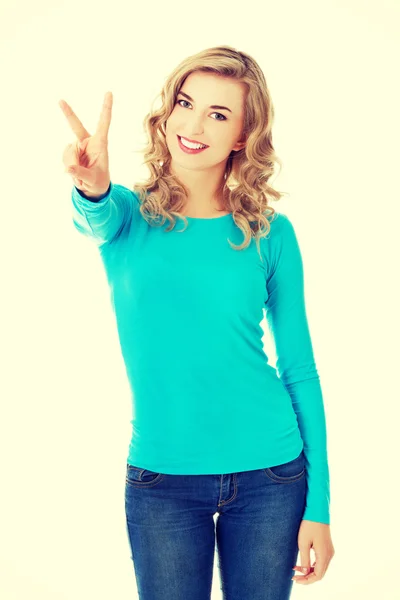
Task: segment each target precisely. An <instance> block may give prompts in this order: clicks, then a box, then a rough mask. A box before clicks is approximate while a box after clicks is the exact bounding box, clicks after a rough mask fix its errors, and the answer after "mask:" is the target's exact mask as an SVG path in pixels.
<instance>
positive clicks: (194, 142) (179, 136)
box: [178, 135, 209, 148]
mask: <svg viewBox="0 0 400 600" xmlns="http://www.w3.org/2000/svg"><path fill="white" fill-rule="evenodd" d="M182 137H183V136H182V135H178V138H179V139H180V140H181V139H182ZM183 139H184V140H187V141H188V142H192V144H201V145H202V146H205V147H206V148H209V146H207V144H203V142H198V141H196V140H191V139H190V138H187V137H185V138H183Z"/></svg>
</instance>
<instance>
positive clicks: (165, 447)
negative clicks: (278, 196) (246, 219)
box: [72, 182, 330, 524]
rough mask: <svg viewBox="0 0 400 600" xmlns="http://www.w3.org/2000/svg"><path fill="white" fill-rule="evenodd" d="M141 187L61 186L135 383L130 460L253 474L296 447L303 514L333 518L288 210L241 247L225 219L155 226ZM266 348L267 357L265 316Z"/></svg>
mask: <svg viewBox="0 0 400 600" xmlns="http://www.w3.org/2000/svg"><path fill="white" fill-rule="evenodd" d="M139 206H140V200H139V196H138V195H137V194H136V193H135V192H134V191H133V190H130V189H128V188H126V187H124V186H123V185H119V184H115V183H113V182H111V183H110V187H109V190H108V192H107V193H106V194H105V195H104V196H103V197H102V198H101V199H100V200H98V201H96V202H95V201H92V200H90V199H88V198H86V197H85V196H84V195H83V194H82V193H81V192H80V191H79V190H78V189H77V188H76V187H73V189H72V212H73V223H74V226H75V228H76V229H77V230H78V231H79V232H80V233H82V234H83V235H85V236H88V237H89V238H90V239H91V240H93V242H94V243H95V244H96V245H97V247H98V249H99V253H100V256H101V260H102V263H103V265H104V269H105V272H106V276H107V280H108V284H109V287H110V292H111V294H110V295H111V303H112V308H113V311H114V314H115V318H116V324H117V329H118V337H119V341H120V346H121V352H122V357H123V361H124V364H125V367H126V373H127V377H128V381H129V385H130V389H131V392H132V394H131V395H132V417H133V418H132V421H131V425H132V435H131V439H130V443H129V450H128V456H127V462H128V463H129V464H132V465H135V466H140V467H142V468H144V469H149V470H152V471H157V472H162V473H166V474H168V473H169V474H186V475H201V474H223V473H233V472H240V471H247V470H253V469H262V468H266V467H272V466H274V465H279V464H283V463H285V462H288V461H290V460H293V459H294V458H296V457H297V456H298V455H299V454H300V452H301V451H302V450H303V449H304V456H305V460H306V482H307V496H306V506H305V511H304V514H303V519H307V520H310V521H316V522H320V523H326V524H330V515H329V504H330V484H329V468H328V456H327V433H326V421H325V412H324V403H323V396H322V391H321V384H320V379H319V375H318V372H317V368H316V364H315V360H314V355H313V348H312V343H311V338H310V332H309V326H308V323H307V316H306V307H305V298H304V278H303V263H302V257H301V251H300V248H299V243H298V240H297V238H296V234H295V230H294V227H293V225H292V223H291V221H290V219H289V218H288V217H287V216H286V215H284V214H283V213H279V212H276V213H275V215H274V217H273V218H269V220H270V227H271V229H270V232H269V234H268V236H267V237H265V238H261V239H260V250H261V255H262V257H263V261H261V259H260V256H259V254H258V252H257V247H256V244H255V240H254V238H252V241H251V244H250V246H249V247H248V248H246V249H245V250H240V251H238V250H234V249H233V248H232V247H231V246H230V245H229V243H228V239H230V240H231V242H232V243H233V244H235V245H238V244H241V243H242V242H243V234H242V231H241V230H240V229H239V228H238V227H237V226H236V224H235V222H234V220H233V217H232V214H228V215H223V216H220V217H215V218H206V219H203V218H191V217H187V219H188V227H187V228H186V230H185V231H182V229H183V228H184V222H183V220H181V219H178V221H177V223H176V225H175V228H174V229H173V230H171V231H169V232H166V231H165V229H166V228H167V226H168V225H169V222H168V221H166V223H165V225H162V226H160V227H154V226H151V225H149V224H148V223H147V221H146V220H145V219H144V218H143V217H142V215H141V214H140V212H139ZM263 310H264V311H265V317H266V322H267V324H268V329H269V332H270V333H271V335H272V338H273V341H274V346H275V349H276V368H274V367H273V366H271V365H270V364H269V363H268V357H267V355H266V353H265V351H264V347H263V346H264V345H263V341H262V337H263V335H264V331H263V329H262V327H261V321H262V319H263V316H264V312H263Z"/></svg>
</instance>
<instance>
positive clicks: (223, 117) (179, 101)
mask: <svg viewBox="0 0 400 600" xmlns="http://www.w3.org/2000/svg"><path fill="white" fill-rule="evenodd" d="M181 102H186V103H187V104H190V102H188V101H187V100H183V99H181V100H177V102H176V104H179V105H180V106H182V104H180V103H181ZM182 108H185V106H182ZM212 114H213V115H219V116H220V117H222V119H214V121H226V117H225V115H221V113H218V112H216V113H212Z"/></svg>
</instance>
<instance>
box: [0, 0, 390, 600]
mask: <svg viewBox="0 0 400 600" xmlns="http://www.w3.org/2000/svg"><path fill="white" fill-rule="evenodd" d="M399 30H400V5H399V3H398V2H396V1H395V0H392V1H389V0H385V1H382V0H381V1H380V2H379V3H378V2H375V3H373V2H363V1H361V0H358V1H355V0H341V1H339V0H336V1H334V0H330V1H319V2H317V1H310V0H304V1H303V2H297V1H290V2H268V1H263V2H254V1H251V0H250V1H249V2H245V3H243V2H241V3H239V2H238V3H237V4H236V5H235V4H232V3H231V2H228V1H227V0H225V1H222V2H220V3H215V2H210V1H208V0H204V1H202V2H196V3H194V2H186V3H185V2H177V1H175V0H172V1H171V2H160V1H157V2H155V1H153V2H151V3H149V2H146V3H136V2H121V1H118V0H115V1H113V2H112V3H107V2H105V3H103V4H102V3H100V2H98V1H96V2H92V1H90V2H82V3H81V2H77V1H76V0H71V1H70V2H61V1H56V0H52V1H47V2H44V1H36V2H33V3H31V2H28V1H27V0H25V1H24V2H10V0H9V1H8V2H6V3H3V4H2V6H1V11H0V40H1V42H0V44H1V45H0V72H1V78H2V86H1V87H2V90H1V95H0V111H1V112H0V116H1V145H0V152H1V155H0V165H1V167H0V171H1V235H0V240H1V247H0V252H1V254H0V256H1V293H0V298H1V310H0V316H1V323H0V325H1V334H0V340H1V346H0V352H1V363H0V364H1V378H0V386H1V387H0V398H1V414H0V417H1V418H0V456H1V464H0V468H1V495H0V503H1V506H0V532H1V533H0V539H1V542H0V596H1V597H2V598H4V599H5V600H22V599H23V600H27V599H28V598H29V600H36V599H40V600H50V599H51V600H87V599H89V598H90V599H92V598H96V599H97V600H106V599H107V600H109V599H110V598H118V600H132V599H133V598H137V591H136V584H135V579H134V575H133V567H132V562H131V558H130V550H129V547H128V540H127V536H126V530H125V514H124V486H125V465H126V457H127V451H128V445H129V436H130V419H131V406H130V396H129V389H128V383H127V380H126V376H125V371H124V365H123V362H122V357H121V355H120V351H119V344H118V339H117V332H116V326H115V321H114V316H113V313H112V310H111V304H110V302H109V290H108V287H107V282H106V278H105V274H104V272H103V268H102V264H101V260H100V257H99V255H98V251H97V248H96V247H95V245H94V244H91V242H90V240H87V239H85V238H84V237H83V236H81V235H80V234H79V233H78V232H77V231H76V230H75V229H74V227H73V224H72V212H71V190H72V180H71V177H70V176H69V175H67V174H65V173H64V166H63V164H62V153H63V150H64V147H65V146H66V144H67V143H69V142H71V141H73V140H74V135H73V133H72V131H71V130H70V129H69V126H68V124H67V121H66V119H65V117H64V115H63V113H62V111H61V109H60V107H59V105H58V101H59V100H60V99H61V98H62V99H64V100H66V101H67V102H68V103H69V104H70V105H71V106H72V108H73V109H74V110H75V111H76V113H77V115H78V116H79V118H80V119H81V120H82V122H83V123H84V125H85V126H86V128H87V129H88V130H89V132H90V133H93V132H94V129H95V127H96V125H97V120H98V117H99V114H100V110H101V107H102V103H103V98H104V94H105V92H106V91H108V90H111V91H112V92H113V95H114V106H113V116H112V122H111V128H110V134H109V154H110V173H111V178H112V181H113V182H115V183H121V184H123V185H126V186H127V187H132V186H133V184H134V182H135V181H136V180H137V179H143V178H144V177H146V176H147V170H144V169H143V168H142V167H141V160H142V155H141V154H140V153H138V152H137V151H138V150H139V149H140V148H141V147H142V145H143V142H144V134H143V128H142V121H143V118H144V116H145V114H146V113H147V112H148V111H149V109H150V105H151V103H152V102H153V99H154V98H155V97H156V95H157V94H159V92H160V90H161V87H162V85H163V83H164V80H165V79H166V77H167V76H168V74H169V73H170V72H171V71H172V70H173V69H174V68H175V66H176V65H177V64H178V63H179V62H181V60H182V59H183V58H185V57H186V56H188V55H190V54H194V53H195V52H198V51H200V50H202V49H204V48H208V47H211V46H215V45H220V44H229V45H232V46H234V47H236V48H237V49H239V50H243V51H245V52H247V53H249V54H250V55H252V56H253V57H254V58H255V59H256V60H257V61H258V63H259V64H260V66H261V68H262V69H263V71H264V73H265V76H266V79H267V83H268V86H269V89H270V91H271V94H272V99H273V103H274V106H275V111H276V121H275V127H274V131H273V141H274V146H275V149H276V151H277V154H278V156H279V157H280V158H281V159H282V161H283V171H282V173H281V175H280V176H279V177H278V178H277V179H276V180H275V182H274V187H275V188H276V189H278V190H281V191H287V192H289V193H290V196H287V197H283V198H282V200H281V201H280V203H279V204H274V207H275V208H276V210H278V211H281V212H285V213H286V214H288V215H289V216H290V217H291V219H292V221H293V224H294V226H295V228H296V232H297V234H298V237H299V241H300V244H301V249H302V253H303V260H304V265H305V279H306V295H307V308H308V316H309V324H310V330H311V334H312V339H313V346H314V351H315V357H316V362H317V367H318V371H319V374H320V377H321V384H322V388H323V392H324V401H325V411H326V418H327V426H328V453H329V460H330V475H331V533H332V539H333V543H334V547H335V551H336V554H335V556H334V558H333V560H332V562H331V565H330V567H329V569H328V571H327V573H326V575H325V577H324V579H323V580H322V581H320V582H318V583H315V584H313V585H309V586H306V587H301V586H299V585H296V584H294V589H293V594H292V597H293V598H301V597H304V598H310V599H311V598H316V599H318V600H337V598H338V597H339V596H340V597H342V598H346V599H347V598H349V599H352V600H353V599H354V598H357V599H362V598H373V599H376V598H380V599H382V600H395V599H399V598H400V591H399V590H400V588H399V583H398V577H397V574H398V559H399V558H400V557H399V551H398V547H399V546H398V541H399V535H400V528H399V512H398V495H396V493H395V489H396V486H397V485H398V480H399V465H400V462H399V444H398V439H399V417H400V411H399V400H400V394H399V386H398V375H399V369H400V367H399V349H398V337H399V333H400V331H399V329H400V328H399V317H398V307H399V305H400V302H399V300H400V298H399V294H398V287H399V286H398V284H399V258H400V252H399V242H398V239H399V233H398V231H399V217H400V211H399V201H400V194H399V184H398V179H399V158H400V155H399V150H398V147H399V142H398V140H399V133H400V127H399V107H400V97H399V96H400V94H399V77H398V65H399V56H400V54H399V39H400V36H399ZM155 318H157V319H159V320H160V324H161V323H162V319H163V314H162V313H161V312H160V314H159V315H155ZM265 343H266V345H267V347H268V344H269V340H268V339H265ZM212 597H213V600H217V599H220V598H221V592H220V589H219V580H218V572H217V567H216V563H215V572H214V580H213V596H212ZM171 600H172V599H171ZM188 600H190V599H189V598H188ZM243 600H250V599H243Z"/></svg>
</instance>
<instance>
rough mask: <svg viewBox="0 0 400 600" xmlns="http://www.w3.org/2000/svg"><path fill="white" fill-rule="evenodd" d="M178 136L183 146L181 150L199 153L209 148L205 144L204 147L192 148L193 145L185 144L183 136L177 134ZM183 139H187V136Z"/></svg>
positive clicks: (180, 145) (180, 144) (188, 152)
mask: <svg viewBox="0 0 400 600" xmlns="http://www.w3.org/2000/svg"><path fill="white" fill-rule="evenodd" d="M177 138H178V143H179V147H180V148H181V150H183V151H184V152H186V153H187V154H198V153H199V152H203V151H204V150H207V148H208V146H205V147H203V148H191V147H188V146H185V145H184V144H183V143H182V141H181V136H179V135H177ZM183 139H184V140H186V138H183Z"/></svg>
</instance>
